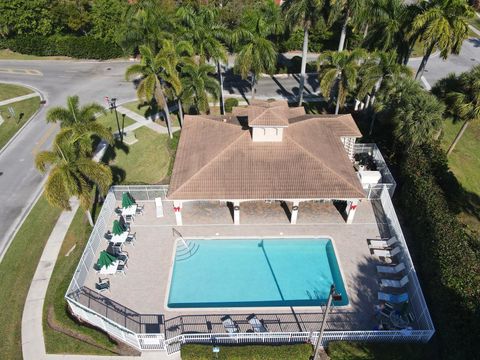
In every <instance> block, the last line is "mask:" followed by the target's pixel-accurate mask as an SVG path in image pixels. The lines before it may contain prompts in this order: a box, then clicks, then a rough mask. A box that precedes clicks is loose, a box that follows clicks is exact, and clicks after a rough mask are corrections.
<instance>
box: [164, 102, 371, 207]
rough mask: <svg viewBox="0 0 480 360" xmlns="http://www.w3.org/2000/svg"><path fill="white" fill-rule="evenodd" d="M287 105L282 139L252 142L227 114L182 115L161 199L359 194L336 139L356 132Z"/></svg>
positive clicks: (350, 125) (348, 123) (347, 119)
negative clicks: (166, 189)
mask: <svg viewBox="0 0 480 360" xmlns="http://www.w3.org/2000/svg"><path fill="white" fill-rule="evenodd" d="M282 108H283V106H282ZM284 109H285V108H284ZM294 109H296V108H291V110H293V111H292V113H291V114H290V112H289V110H288V109H285V113H286V118H287V119H288V123H289V126H288V127H287V128H285V129H284V135H283V141H282V142H253V141H252V138H251V134H250V131H248V129H245V128H244V127H242V126H241V124H240V121H239V119H238V117H235V116H233V117H218V116H215V117H207V116H186V117H185V121H184V127H183V129H182V133H181V136H180V143H179V145H178V150H177V155H176V159H175V165H174V168H173V175H172V179H171V183H170V189H169V192H168V198H169V199H172V200H189V199H197V200H215V199H222V200H234V199H321V198H331V199H335V198H337V199H344V198H363V197H364V192H363V190H362V187H361V185H360V182H359V180H358V178H357V176H356V174H355V172H354V170H353V166H352V163H351V161H350V160H349V159H348V156H347V153H346V151H345V149H344V147H343V145H342V143H341V141H340V136H361V134H360V132H359V130H358V128H357V127H356V125H355V122H354V121H353V119H352V118H351V116H350V115H340V116H332V115H322V116H317V115H315V116H313V115H301V116H298V114H299V113H301V112H299V111H298V110H294ZM239 115H240V114H239ZM290 116H293V117H290ZM224 119H225V120H224Z"/></svg>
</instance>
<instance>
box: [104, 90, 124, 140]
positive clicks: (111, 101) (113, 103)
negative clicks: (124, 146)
mask: <svg viewBox="0 0 480 360" xmlns="http://www.w3.org/2000/svg"><path fill="white" fill-rule="evenodd" d="M105 100H106V101H107V102H108V106H109V109H110V112H112V110H115V119H116V120H117V128H118V133H119V135H120V142H123V128H122V129H121V128H120V121H119V120H118V113H117V98H109V97H108V96H106V97H105Z"/></svg>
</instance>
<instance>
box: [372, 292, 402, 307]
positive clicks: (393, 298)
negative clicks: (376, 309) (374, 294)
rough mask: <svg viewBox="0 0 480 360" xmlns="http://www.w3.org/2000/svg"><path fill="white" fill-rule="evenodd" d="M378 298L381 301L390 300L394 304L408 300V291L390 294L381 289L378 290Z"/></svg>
mask: <svg viewBox="0 0 480 360" xmlns="http://www.w3.org/2000/svg"><path fill="white" fill-rule="evenodd" d="M378 300H380V301H388V302H390V303H393V304H400V303H403V302H405V301H408V293H402V294H388V293H384V292H381V291H379V292H378Z"/></svg>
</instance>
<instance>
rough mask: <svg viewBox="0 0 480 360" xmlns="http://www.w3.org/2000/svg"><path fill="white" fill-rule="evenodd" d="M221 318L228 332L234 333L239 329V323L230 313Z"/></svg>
mask: <svg viewBox="0 0 480 360" xmlns="http://www.w3.org/2000/svg"><path fill="white" fill-rule="evenodd" d="M220 320H222V323H223V327H224V328H225V330H226V331H227V332H228V333H230V334H233V333H237V332H238V331H239V329H238V325H237V323H236V322H235V321H233V320H232V318H231V317H230V316H229V315H225V316H224V317H222V318H221V319H220Z"/></svg>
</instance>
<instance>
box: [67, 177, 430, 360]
mask: <svg viewBox="0 0 480 360" xmlns="http://www.w3.org/2000/svg"><path fill="white" fill-rule="evenodd" d="M167 190H168V187H167V186H115V187H113V188H112V189H111V190H110V192H109V193H108V195H107V197H106V199H105V202H104V204H103V207H102V210H101V212H100V215H99V217H98V219H97V222H96V224H95V227H94V229H93V231H92V234H91V235H90V239H89V241H88V243H87V246H86V247H85V251H84V253H83V255H82V258H81V260H80V262H79V264H78V266H77V269H76V271H75V274H74V276H73V279H72V281H71V283H70V286H69V288H68V291H67V294H66V296H65V297H66V300H67V302H68V304H69V306H70V309H71V310H72V312H73V313H74V314H75V315H76V316H78V317H79V318H80V319H82V320H84V321H86V322H88V323H90V324H92V325H94V326H97V327H98V328H100V329H103V330H104V331H105V332H107V333H108V334H109V335H111V336H113V337H115V338H117V339H119V340H121V341H124V342H125V343H127V344H129V345H131V346H133V347H134V348H136V349H139V350H142V351H145V350H163V351H165V350H166V351H167V352H168V353H169V354H171V353H174V352H177V351H179V350H180V346H181V344H186V343H208V344H243V343H276V344H278V343H299V342H311V343H315V342H316V340H317V336H318V332H280V333H278V332H268V333H236V334H227V333H219V334H210V333H209V334H181V335H178V336H175V337H172V338H170V339H165V335H164V334H163V333H149V334H139V333H135V332H133V331H132V330H129V329H127V328H126V327H124V326H121V325H119V324H118V323H116V322H114V321H113V320H111V319H108V318H107V317H105V316H103V315H100V314H98V313H97V312H95V311H94V310H92V309H89V308H88V307H86V306H84V305H82V304H81V303H80V302H79V301H78V298H77V296H76V293H78V292H79V291H81V288H82V286H83V285H84V283H85V279H86V277H87V273H88V271H89V269H91V268H92V267H93V264H94V261H95V251H96V250H97V248H98V246H99V244H100V243H101V242H102V241H103V235H104V233H105V232H106V230H107V223H106V221H107V219H109V218H110V216H111V214H112V213H113V211H114V208H115V205H116V201H117V200H121V197H122V193H123V192H124V191H128V192H130V193H131V194H132V195H133V197H134V198H135V199H136V200H140V201H153V199H154V198H155V197H162V198H164V197H165V194H166V192H167ZM380 202H381V204H382V207H383V211H384V215H385V221H386V222H387V225H388V229H389V231H390V235H392V236H393V235H395V236H396V237H397V239H398V241H399V246H401V248H402V250H403V251H402V259H401V261H403V262H404V263H405V266H406V268H407V271H408V277H409V283H408V293H409V299H410V304H411V309H412V311H413V312H414V314H415V316H416V319H417V320H416V322H417V325H418V326H417V327H418V329H404V330H365V331H330V330H329V331H325V333H324V337H323V339H322V345H323V346H325V345H327V344H328V342H329V341H333V340H349V341H390V342H427V341H429V340H430V338H431V337H432V336H433V334H434V332H435V328H434V326H433V323H432V319H431V317H430V313H429V311H428V307H427V305H426V302H425V298H424V297H423V293H422V290H421V288H420V284H419V282H418V278H417V275H416V272H415V268H414V266H413V263H412V259H411V257H410V254H409V252H408V248H407V245H406V242H405V238H404V236H403V232H402V229H401V227H400V223H399V222H398V218H397V215H396V213H395V209H394V207H393V204H392V201H391V199H390V194H389V188H388V187H387V186H384V188H383V190H382V191H381V195H380Z"/></svg>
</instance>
